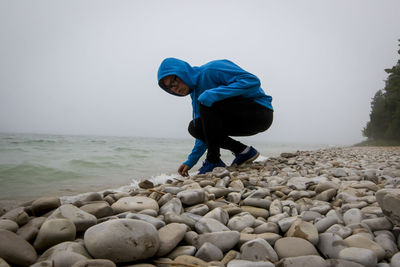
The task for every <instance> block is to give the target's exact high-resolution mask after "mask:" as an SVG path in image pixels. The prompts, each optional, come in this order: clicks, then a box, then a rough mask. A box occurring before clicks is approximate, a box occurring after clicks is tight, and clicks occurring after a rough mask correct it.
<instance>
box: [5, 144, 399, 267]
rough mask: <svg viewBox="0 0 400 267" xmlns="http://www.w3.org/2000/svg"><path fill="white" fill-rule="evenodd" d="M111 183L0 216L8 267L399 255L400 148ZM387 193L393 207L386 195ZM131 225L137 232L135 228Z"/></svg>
mask: <svg viewBox="0 0 400 267" xmlns="http://www.w3.org/2000/svg"><path fill="white" fill-rule="evenodd" d="M153 178H154V177H153ZM115 190H116V189H113V190H108V191H100V192H101V194H99V193H98V192H88V193H84V194H79V195H76V196H75V197H74V198H72V197H70V198H69V199H67V198H65V197H53V198H49V197H43V198H39V199H37V200H35V201H32V202H30V203H29V202H28V203H25V204H24V207H21V208H15V209H12V210H11V211H9V212H8V213H6V214H4V215H3V214H0V215H3V216H2V218H1V219H3V220H0V222H1V221H3V222H4V221H5V219H7V222H8V223H9V224H12V222H13V223H14V224H13V225H14V228H12V229H8V230H7V233H6V234H4V231H0V237H1V236H2V235H7V238H9V239H10V240H11V241H12V242H15V243H17V244H19V245H20V246H22V247H25V248H26V250H28V251H30V254H29V253H28V254H24V255H21V254H20V253H19V252H18V251H15V252H10V251H6V250H7V248H5V247H4V246H1V245H0V258H1V257H2V255H9V254H7V253H11V255H13V256H12V257H11V258H10V257H9V256H7V257H9V258H7V259H6V261H8V262H9V263H10V265H11V264H21V260H22V258H23V259H24V260H25V261H26V262H29V264H33V263H34V262H37V263H38V264H39V262H41V264H47V263H49V262H50V263H51V261H54V262H56V263H57V261H58V263H59V264H61V263H62V262H63V261H64V263H65V261H66V258H63V259H61V258H62V257H61V256H60V255H61V254H62V255H64V256H65V255H68V257H69V260H72V259H78V258H79V259H80V260H81V261H82V262H86V263H90V262H91V261H94V260H95V259H97V261H103V263H102V264H105V265H104V266H115V264H118V266H134V264H138V263H147V264H150V265H148V266H157V265H156V262H160V261H161V262H170V263H171V262H179V263H184V264H189V265H190V264H192V265H198V266H229V267H236V266H245V265H243V264H249V261H250V262H255V261H259V260H260V258H259V257H262V258H263V259H268V260H264V261H263V264H265V265H263V266H274V265H275V264H278V263H279V264H288V262H289V260H291V259H292V258H293V257H295V260H296V262H299V263H300V262H303V263H305V262H310V261H312V262H316V263H318V264H321V266H330V265H329V264H333V260H339V261H340V262H342V263H343V264H345V263H346V262H347V263H348V262H349V261H350V262H352V263H358V264H362V265H365V266H368V265H369V264H370V266H374V265H373V264H372V263H375V264H376V263H390V261H393V260H396V261H397V260H400V252H398V250H399V248H400V237H399V232H400V231H399V229H400V228H399V227H398V226H399V224H400V147H357V146H351V147H333V148H326V149H317V150H312V151H297V152H294V153H282V154H281V155H280V156H277V157H270V158H268V159H266V160H264V161H260V162H256V163H252V164H248V165H246V166H241V167H237V168H233V167H227V168H219V169H217V170H215V171H214V172H212V173H208V174H206V175H191V176H190V177H188V178H183V177H176V178H172V177H171V179H169V180H165V181H161V180H159V181H155V180H153V181H152V180H151V179H147V180H143V181H141V182H140V181H138V184H137V186H132V184H131V185H126V186H125V192H122V191H123V190H121V192H114V191H115ZM389 195H390V196H391V197H392V198H393V199H395V200H396V199H399V205H393V204H391V203H389V202H390V201H389V202H388V201H385V199H386V198H385V197H386V196H389ZM393 199H392V200H391V201H392V202H393V201H395V200H393ZM396 201H397V200H396ZM9 221H11V223H10V222H9ZM33 221H36V223H32V222H33ZM38 221H40V223H38ZM51 224H53V225H51ZM59 224H63V227H67V226H66V225H69V226H68V227H70V228H71V229H70V233H69V234H70V236H69V237H68V238H64V239H63V238H61V239H60V237H58V236H55V235H57V234H56V233H57V231H54V229H55V228H57V227H60V226H59ZM15 225H16V226H15ZM396 225H397V226H396ZM68 227H67V228H68ZM125 227H128V228H127V229H131V230H130V231H128V233H127V232H126V228H125ZM141 227H142V228H143V227H144V228H143V229H147V230H143V231H141V232H140V233H139V232H137V231H135V230H134V229H138V228H141ZM0 228H1V224H0ZM3 229H4V228H3ZM124 229H125V230H124ZM296 229H297V230H296ZM13 230H14V231H13ZM142 232H143V233H144V232H145V233H146V234H145V236H143V235H142ZM100 233H101V234H100ZM120 233H125V234H123V235H122V236H121V235H120ZM21 237H22V238H21ZM126 238H128V239H130V240H136V239H137V238H139V239H140V240H142V241H143V240H146V241H143V242H144V243H143V244H147V245H146V246H147V247H146V248H145V247H143V246H144V245H141V244H140V243H139V244H136V245H134V246H132V244H131V243H130V242H125V241H124V240H125V239H126ZM22 239H23V240H22ZM52 240H58V241H57V243H56V244H54V241H52ZM11 241H10V242H11ZM339 241H340V242H339ZM337 242H339V243H340V244H341V245H340V246H336V245H334V244H336V243H337ZM54 246H58V247H57V249H56V248H55V247H54ZM71 246H79V247H80V251H81V250H82V251H86V254H85V253H83V252H79V253H78V252H72V251H71ZM121 246H122V248H121ZM52 247H53V249H52ZM105 247H119V249H118V251H112V252H107V250H105ZM288 247H291V248H292V249H290V250H288V249H287V248H288ZM4 251H6V252H7V253H5V252H4ZM73 251H76V250H73ZM127 251H131V252H130V253H128V252H127ZM132 251H136V252H135V253H132ZM4 253H5V254H4ZM60 253H61V254H60ZM63 253H64V254H63ZM71 253H72V254H71ZM128 254H129V255H130V256H128ZM132 254H134V255H133V256H132ZM138 255H139V256H138ZM92 258H93V259H92ZM78 261H79V260H76V262H78ZM50 263H49V264H50ZM107 264H108V265H107ZM113 264H114V265H113ZM151 264H153V265H151ZM324 264H325V265H324ZM21 265H23V264H21ZM38 266H39V265H38ZM40 266H50V265H40ZM77 266H83V265H77ZM165 266H168V265H165ZM260 266H261V265H260ZM283 266H285V265H283ZM318 266H319V265H318Z"/></svg>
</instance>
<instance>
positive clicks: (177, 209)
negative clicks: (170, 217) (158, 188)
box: [159, 197, 183, 215]
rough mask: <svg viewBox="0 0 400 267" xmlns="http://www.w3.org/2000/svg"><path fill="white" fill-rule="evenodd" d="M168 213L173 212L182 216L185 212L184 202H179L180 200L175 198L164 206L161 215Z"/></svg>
mask: <svg viewBox="0 0 400 267" xmlns="http://www.w3.org/2000/svg"><path fill="white" fill-rule="evenodd" d="M168 212H173V213H176V214H181V213H182V212H183V207H182V202H181V201H180V200H179V198H176V197H174V198H172V199H171V200H169V201H168V202H167V203H165V204H164V205H162V206H161V208H160V211H159V214H161V215H164V214H166V213H168Z"/></svg>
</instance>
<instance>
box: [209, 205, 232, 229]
mask: <svg viewBox="0 0 400 267" xmlns="http://www.w3.org/2000/svg"><path fill="white" fill-rule="evenodd" d="M204 218H213V219H216V220H217V221H220V222H221V223H222V224H224V225H226V224H227V223H228V221H229V214H228V212H227V211H226V210H225V209H223V208H215V209H213V210H211V211H210V212H208V213H207V214H205V215H204Z"/></svg>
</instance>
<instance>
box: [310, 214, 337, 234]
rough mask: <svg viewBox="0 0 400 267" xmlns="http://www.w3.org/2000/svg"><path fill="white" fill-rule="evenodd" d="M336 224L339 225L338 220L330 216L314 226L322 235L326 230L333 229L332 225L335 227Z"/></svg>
mask: <svg viewBox="0 0 400 267" xmlns="http://www.w3.org/2000/svg"><path fill="white" fill-rule="evenodd" d="M336 223H338V220H337V218H335V217H333V216H328V217H325V218H323V219H321V220H319V221H318V222H316V223H315V224H314V225H315V227H317V230H318V232H319V233H322V232H325V230H327V229H328V228H329V227H331V226H332V225H334V224H336Z"/></svg>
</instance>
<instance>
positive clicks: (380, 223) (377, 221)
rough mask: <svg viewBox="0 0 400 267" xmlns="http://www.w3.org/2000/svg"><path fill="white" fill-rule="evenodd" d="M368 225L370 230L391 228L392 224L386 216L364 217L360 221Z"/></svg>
mask: <svg viewBox="0 0 400 267" xmlns="http://www.w3.org/2000/svg"><path fill="white" fill-rule="evenodd" d="M362 222H363V223H365V224H366V225H368V226H369V228H370V229H371V231H379V230H392V229H393V224H392V223H391V222H390V221H389V220H388V219H387V218H386V217H379V218H373V219H366V220H363V221H362Z"/></svg>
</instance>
